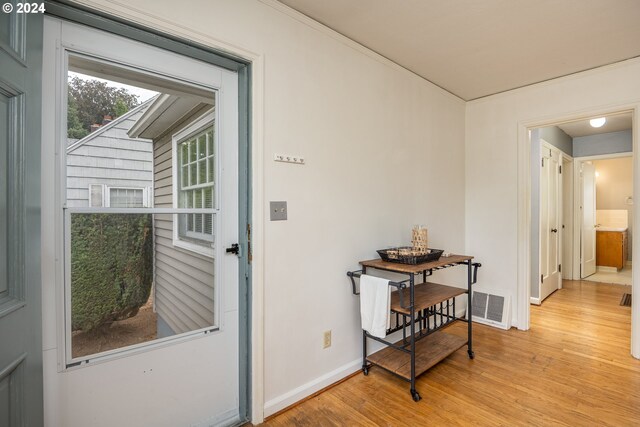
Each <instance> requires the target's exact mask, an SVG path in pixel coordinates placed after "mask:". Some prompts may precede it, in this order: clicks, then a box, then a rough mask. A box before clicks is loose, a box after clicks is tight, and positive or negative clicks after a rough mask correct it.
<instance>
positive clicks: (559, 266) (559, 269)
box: [558, 264, 562, 273]
mask: <svg viewBox="0 0 640 427" xmlns="http://www.w3.org/2000/svg"><path fill="white" fill-rule="evenodd" d="M558 273H562V264H558Z"/></svg>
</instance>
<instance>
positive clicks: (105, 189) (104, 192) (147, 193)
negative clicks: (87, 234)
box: [89, 184, 153, 208]
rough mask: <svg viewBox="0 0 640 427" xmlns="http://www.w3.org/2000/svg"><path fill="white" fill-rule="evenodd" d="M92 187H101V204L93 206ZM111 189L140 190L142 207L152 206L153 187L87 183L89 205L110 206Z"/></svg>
mask: <svg viewBox="0 0 640 427" xmlns="http://www.w3.org/2000/svg"><path fill="white" fill-rule="evenodd" d="M94 187H100V188H101V190H100V191H101V196H102V198H101V203H102V204H101V205H99V206H94V205H93V202H92V198H91V191H92V188H94ZM111 190H142V207H143V208H152V207H153V187H123V186H113V187H110V186H108V185H107V184H89V207H91V208H110V207H111Z"/></svg>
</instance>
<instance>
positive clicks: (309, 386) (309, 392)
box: [264, 307, 466, 421]
mask: <svg viewBox="0 0 640 427" xmlns="http://www.w3.org/2000/svg"><path fill="white" fill-rule="evenodd" d="M465 315H466V307H465V308H462V309H460V308H458V309H457V310H456V316H457V317H459V318H465ZM394 338H397V339H401V338H402V335H400V332H395V333H394V334H391V335H388V336H387V339H389V340H390V341H395V339H394ZM376 344H377V343H372V342H370V347H369V348H368V349H369V351H368V352H367V353H368V354H372V353H375V352H376V351H378V350H379V349H380V348H382V347H383V346H382V345H376ZM360 369H362V358H361V357H359V358H358V359H356V360H354V361H352V362H349V363H347V364H346V365H342V366H341V367H339V368H337V369H334V370H333V371H331V372H328V373H326V374H324V375H322V376H320V377H318V378H316V379H314V380H312V381H309V382H308V383H306V384H303V385H301V386H300V387H297V388H295V389H293V390H291V391H289V392H287V393H285V394H282V395H280V396H278V397H276V398H274V399H271V400H269V401H267V402H265V404H264V417H265V421H267V420H269V419H271V418H273V417H275V416H276V415H278V414H280V413H282V412H285V411H286V410H288V409H291V408H292V407H294V406H296V405H298V404H300V403H302V402H304V401H305V400H308V399H311V398H312V397H314V396H317V395H318V394H320V393H322V392H323V391H325V390H327V389H329V388H331V387H333V386H335V385H337V384H340V383H341V382H342V381H345V380H347V379H349V378H350V377H352V376H353V375H355V374H357V373H358V371H360Z"/></svg>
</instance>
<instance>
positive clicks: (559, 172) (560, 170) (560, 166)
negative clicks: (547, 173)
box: [558, 165, 562, 173]
mask: <svg viewBox="0 0 640 427" xmlns="http://www.w3.org/2000/svg"><path fill="white" fill-rule="evenodd" d="M558 167H559V168H560V172H559V173H562V165H560V166H558Z"/></svg>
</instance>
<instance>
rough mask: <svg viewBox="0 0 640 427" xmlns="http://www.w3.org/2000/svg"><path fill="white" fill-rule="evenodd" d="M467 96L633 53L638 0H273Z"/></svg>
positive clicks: (639, 19)
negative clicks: (277, 0)
mask: <svg viewBox="0 0 640 427" xmlns="http://www.w3.org/2000/svg"><path fill="white" fill-rule="evenodd" d="M279 1H280V2H281V3H284V4H286V5H288V6H290V7H292V8H293V9H296V10H298V11H299V12H301V13H303V14H305V15H307V16H309V17H311V18H312V19H314V20H316V21H318V22H320V23H322V24H324V25H326V26H328V27H329V28H332V29H334V30H335V31H337V32H339V33H341V34H343V35H345V36H347V37H349V38H350V39H353V40H355V41H356V42H358V43H360V44H362V45H364V46H366V47H368V48H369V49H371V50H373V51H375V52H377V53H379V54H380V55H382V56H385V57H387V58H389V59H390V60H392V61H393V62H396V63H397V64H399V65H401V66H403V67H405V68H407V69H409V70H411V71H413V72H414V73H416V74H418V75H420V76H422V77H423V78H425V79H427V80H429V81H431V82H432V83H435V84H436V85H438V86H440V87H442V88H444V89H446V90H447V91H449V92H451V93H453V94H455V95H457V96H459V97H460V98H462V99H464V100H467V101H469V100H473V99H476V98H480V97H483V96H487V95H492V94H495V93H499V92H503V91H506V90H510V89H515V88H518V87H521V86H526V85H530V84H533V83H538V82H542V81H545V80H549V79H553V78H556V77H560V76H564V75H568V74H572V73H576V72H579V71H584V70H588V69H591V68H595V67H599V66H602V65H607V64H611V63H615V62H619V61H622V60H625V59H629V58H634V57H636V56H640V43H638V40H640V1H638V0H561V1H560V0H403V1H392V0H322V1H318V0H279Z"/></svg>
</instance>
